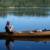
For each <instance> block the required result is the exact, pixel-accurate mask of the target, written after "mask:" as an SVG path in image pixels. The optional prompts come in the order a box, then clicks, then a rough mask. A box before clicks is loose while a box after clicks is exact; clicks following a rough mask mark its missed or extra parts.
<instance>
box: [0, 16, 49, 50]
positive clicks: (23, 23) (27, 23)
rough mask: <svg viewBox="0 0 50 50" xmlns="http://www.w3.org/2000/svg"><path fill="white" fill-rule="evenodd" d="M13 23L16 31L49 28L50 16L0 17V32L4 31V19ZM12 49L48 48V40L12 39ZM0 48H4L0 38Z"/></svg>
mask: <svg viewBox="0 0 50 50" xmlns="http://www.w3.org/2000/svg"><path fill="white" fill-rule="evenodd" d="M7 20H9V21H10V22H11V24H13V26H14V28H15V31H16V32H22V31H32V30H40V29H41V30H42V29H45V28H46V29H50V17H49V16H48V17H36V16H35V17H33V16H14V15H7V16H4V17H0V32H4V31H5V29H4V27H5V24H6V21H7ZM10 45H11V48H12V50H50V42H49V41H48V42H33V41H14V43H10ZM0 50H6V47H5V40H0Z"/></svg>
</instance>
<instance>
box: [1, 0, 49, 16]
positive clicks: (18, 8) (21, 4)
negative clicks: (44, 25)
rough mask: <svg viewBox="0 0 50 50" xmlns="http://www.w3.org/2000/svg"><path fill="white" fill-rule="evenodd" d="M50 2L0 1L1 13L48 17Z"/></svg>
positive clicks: (38, 0) (47, 0) (37, 0)
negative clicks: (8, 12) (9, 12)
mask: <svg viewBox="0 0 50 50" xmlns="http://www.w3.org/2000/svg"><path fill="white" fill-rule="evenodd" d="M47 7H50V0H0V13H4V12H7V11H11V12H13V13H14V14H16V15H48V8H47Z"/></svg>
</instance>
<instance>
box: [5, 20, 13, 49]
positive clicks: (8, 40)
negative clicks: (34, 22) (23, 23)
mask: <svg viewBox="0 0 50 50" xmlns="http://www.w3.org/2000/svg"><path fill="white" fill-rule="evenodd" d="M5 30H6V32H7V33H8V34H13V26H12V25H11V24H10V22H9V21H7V23H6V26H5ZM10 41H13V40H11V39H6V47H7V48H9V44H10Z"/></svg>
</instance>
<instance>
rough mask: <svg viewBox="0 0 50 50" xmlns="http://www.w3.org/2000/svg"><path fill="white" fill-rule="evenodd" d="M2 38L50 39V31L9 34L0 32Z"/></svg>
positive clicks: (23, 39)
mask: <svg viewBox="0 0 50 50" xmlns="http://www.w3.org/2000/svg"><path fill="white" fill-rule="evenodd" d="M0 39H5V40H6V39H10V40H22V41H50V31H47V32H32V33H18V32H16V33H14V34H7V33H6V32H0Z"/></svg>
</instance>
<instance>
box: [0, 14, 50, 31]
mask: <svg viewBox="0 0 50 50" xmlns="http://www.w3.org/2000/svg"><path fill="white" fill-rule="evenodd" d="M7 20H8V21H10V22H11V24H12V25H13V26H14V29H15V31H16V32H22V31H32V30H42V29H50V17H49V16H48V17H37V16H35V17H33V16H14V15H7V16H4V17H0V32H4V31H5V28H4V27H5V24H6V22H7ZM1 28H2V29H1Z"/></svg>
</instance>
